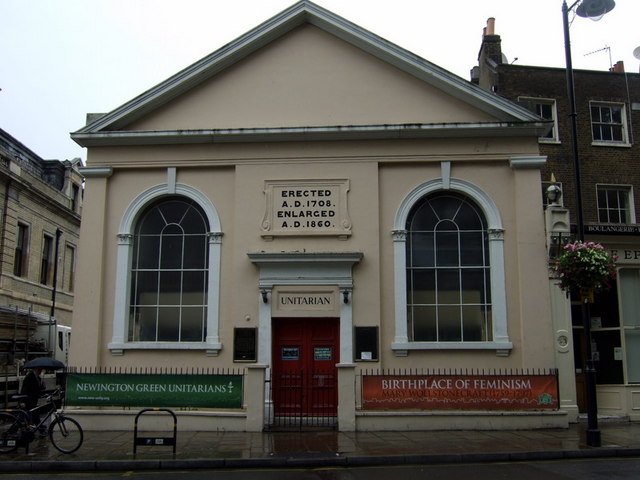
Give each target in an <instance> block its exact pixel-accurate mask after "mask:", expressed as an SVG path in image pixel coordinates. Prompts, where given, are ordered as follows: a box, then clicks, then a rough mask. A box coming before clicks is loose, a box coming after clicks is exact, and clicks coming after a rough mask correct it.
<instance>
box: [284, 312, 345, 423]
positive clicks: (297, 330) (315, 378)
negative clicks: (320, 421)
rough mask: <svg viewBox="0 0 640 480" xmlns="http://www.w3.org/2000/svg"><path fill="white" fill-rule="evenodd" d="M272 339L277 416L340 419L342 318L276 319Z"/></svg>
mask: <svg viewBox="0 0 640 480" xmlns="http://www.w3.org/2000/svg"><path fill="white" fill-rule="evenodd" d="M272 338H273V349H272V352H273V363H272V365H273V371H272V378H271V380H272V400H273V405H274V413H275V415H276V416H280V417H293V416H296V417H297V416H300V417H330V416H336V415H337V410H338V390H337V367H336V364H337V363H338V362H339V361H340V358H339V328H338V319H335V318H319V319H315V318H302V319H297V318H296V319H289V318H287V319H274V320H273V327H272Z"/></svg>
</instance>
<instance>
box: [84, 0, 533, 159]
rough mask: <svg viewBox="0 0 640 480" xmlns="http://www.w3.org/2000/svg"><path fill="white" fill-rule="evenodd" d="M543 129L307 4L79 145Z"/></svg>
mask: <svg viewBox="0 0 640 480" xmlns="http://www.w3.org/2000/svg"><path fill="white" fill-rule="evenodd" d="M544 128H545V126H544V124H543V123H542V122H541V121H540V119H539V118H538V117H536V116H535V115H533V114H531V113H530V112H528V111H527V110H525V109H523V108H521V107H519V106H517V105H516V104H514V103H512V102H509V101H507V100H505V99H502V98H500V97H498V96H496V95H494V94H492V93H489V92H486V91H484V90H482V89H480V88H478V87H477V86H475V85H473V84H471V83H470V82H467V81H466V80H463V79H461V78H460V77H457V76H456V75H453V74H451V73H450V72H448V71H446V70H444V69H442V68H440V67H438V66H436V65H434V64H432V63H430V62H428V61H426V60H424V59H422V58H419V57H417V56H415V55H413V54H412V53H410V52H408V51H406V50H403V49H401V48H400V47H398V46H396V45H394V44H391V43H389V42H387V41H385V40H384V39H382V38H380V37H378V36H376V35H374V34H372V33H370V32H368V31H366V30H364V29H361V28H360V27H358V26H356V25H354V24H352V23H351V22H348V21H347V20H345V19H343V18H341V17H339V16H336V15H334V14H333V13H331V12H329V11H327V10H325V9H322V8H321V7H319V6H317V5H315V4H313V3H311V2H308V1H301V2H298V3H296V4H294V5H293V6H292V7H290V8H289V9H287V10H285V11H283V12H282V13H280V14H279V15H277V16H275V17H273V18H272V19H270V20H268V21H267V22H265V23H263V24H262V25H260V26H258V27H256V28H255V29H254V30H252V31H250V32H248V33H247V34H245V35H243V36H242V37H240V38H238V39H237V40H236V41H234V42H232V43H230V44H228V45H226V46H225V47H223V48H221V49H220V50H218V51H216V52H214V53H212V54H211V55H209V56H207V57H205V58H204V59H202V60H200V61H199V62H197V63H195V64H193V65H191V66H190V67H188V68H186V69H184V70H183V71H181V72H179V73H177V74H176V75H174V76H173V77H171V78H169V79H167V80H166V81H164V82H162V83H161V84H159V85H157V86H156V87H154V88H152V89H150V90H148V91H147V92H145V93H143V94H142V95H140V96H138V97H136V98H134V99H133V100H131V101H130V102H128V103H126V104H124V105H122V106H121V107H119V108H117V109H115V110H113V111H112V112H110V113H108V114H105V115H103V116H101V117H100V118H98V119H97V120H94V121H93V122H92V123H90V124H89V125H87V126H86V127H84V128H83V129H81V130H79V131H78V132H75V133H73V134H72V138H74V140H76V141H77V142H78V143H80V144H81V145H84V146H92V145H106V144H144V143H178V142H208V141H252V140H266V139H270V140H275V141H286V140H294V139H299V138H300V137H301V136H304V138H307V139H308V138H318V139H322V138H327V139H331V138H348V137H351V138H367V137H372V136H376V137H377V138H388V137H394V138H398V137H405V138H411V137H421V136H455V135H470V134H471V135H474V136H477V135H483V134H491V135H515V134H519V135H532V136H534V135H539V134H540V131H542V130H543V129H544ZM472 131H473V132H472Z"/></svg>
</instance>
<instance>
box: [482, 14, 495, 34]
mask: <svg viewBox="0 0 640 480" xmlns="http://www.w3.org/2000/svg"><path fill="white" fill-rule="evenodd" d="M495 30H496V19H495V18H494V17H489V18H488V19H487V26H486V27H485V29H484V31H485V36H486V35H495Z"/></svg>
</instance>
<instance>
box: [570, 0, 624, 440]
mask: <svg viewBox="0 0 640 480" xmlns="http://www.w3.org/2000/svg"><path fill="white" fill-rule="evenodd" d="M575 7H577V9H576V14H577V15H578V16H581V17H587V18H591V19H593V20H599V19H600V18H602V16H603V15H604V14H606V13H608V12H610V11H611V10H612V9H613V7H615V1H614V0H576V2H575V3H574V4H573V5H571V6H570V7H568V6H567V2H566V0H563V2H562V21H563V27H564V51H565V58H566V63H567V94H568V97H569V98H568V99H569V117H570V119H571V146H572V153H573V172H574V181H575V185H574V191H575V209H576V227H577V236H578V240H580V241H584V222H583V211H582V184H581V182H580V160H579V157H578V122H577V112H576V95H575V87H574V81H573V65H572V62H571V40H570V36H569V12H570V11H571V10H573V9H574V8H575ZM580 312H581V316H582V325H583V327H584V337H585V344H586V345H585V357H586V358H585V380H586V388H587V392H586V393H587V445H589V446H592V447H599V446H600V445H601V439H600V429H599V428H598V401H597V396H596V370H595V367H594V364H593V352H592V351H591V315H590V313H589V303H588V302H586V301H582V302H581V311H580Z"/></svg>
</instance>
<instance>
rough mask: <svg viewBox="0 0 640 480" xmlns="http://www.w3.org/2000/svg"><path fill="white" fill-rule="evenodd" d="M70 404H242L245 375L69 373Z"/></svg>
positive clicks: (232, 405) (239, 405) (231, 405)
mask: <svg viewBox="0 0 640 480" xmlns="http://www.w3.org/2000/svg"><path fill="white" fill-rule="evenodd" d="M65 401H66V403H67V405H75V406H121V407H200V408H241V407H242V375H154V374H101V373H95V374H90V373H85V374H82V373H70V374H68V375H67V390H66V398H65Z"/></svg>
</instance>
